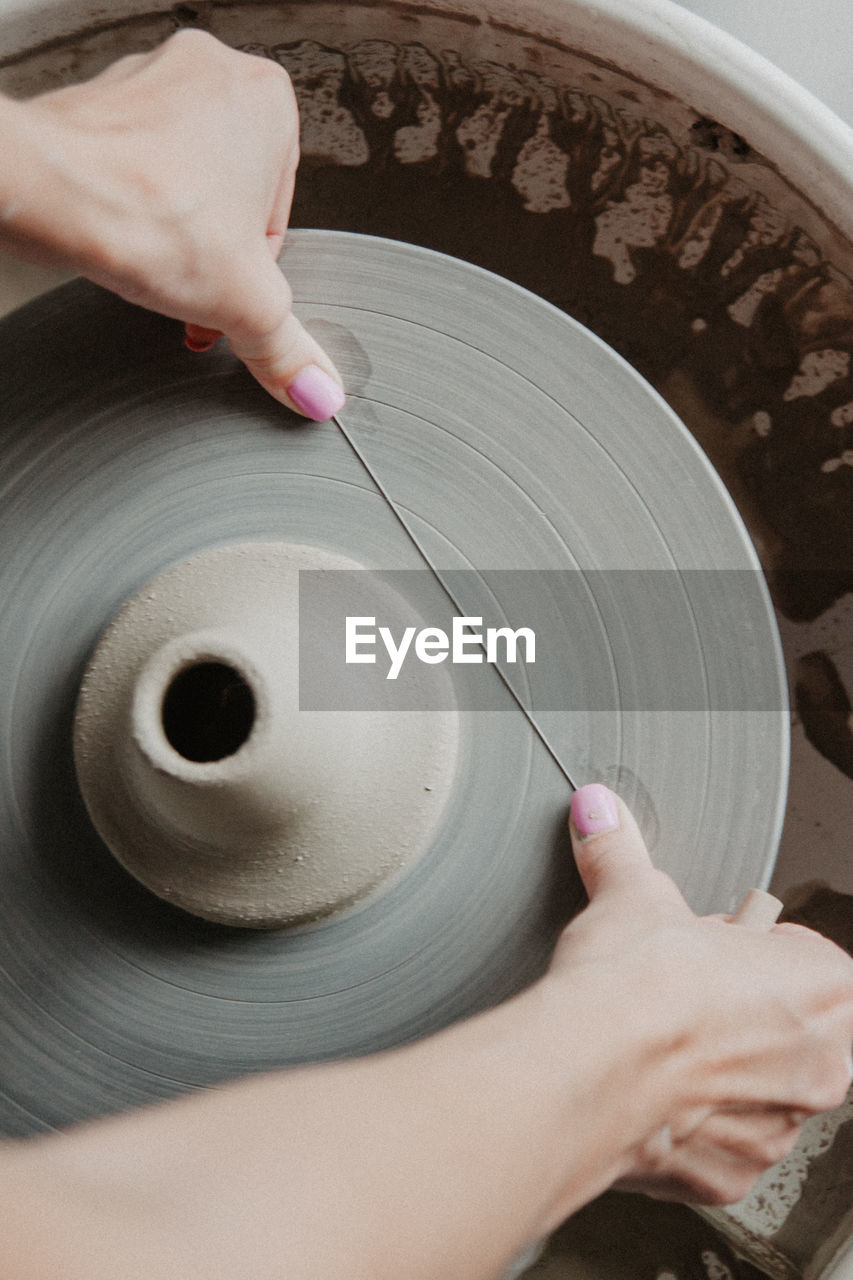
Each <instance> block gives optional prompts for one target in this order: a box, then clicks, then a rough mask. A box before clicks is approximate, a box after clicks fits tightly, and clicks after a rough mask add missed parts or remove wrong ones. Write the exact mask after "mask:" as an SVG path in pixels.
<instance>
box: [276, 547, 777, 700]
mask: <svg viewBox="0 0 853 1280" xmlns="http://www.w3.org/2000/svg"><path fill="white" fill-rule="evenodd" d="M441 579H442V580H441V582H439V581H438V579H437V578H436V576H435V575H434V574H433V573H432V572H431V571H429V570H427V569H424V570H385V571H378V570H377V571H374V570H356V571H332V572H329V571H323V572H321V571H318V572H313V571H311V572H302V573H301V574H300V587H299V698H300V707H301V708H302V709H303V710H314V711H341V710H358V711H364V710H372V709H377V710H379V709H382V710H401V711H409V710H430V709H435V710H439V709H446V708H449V707H452V706H457V707H459V708H460V709H462V710H499V709H502V708H505V707H509V706H512V705H514V699H513V698H511V697H510V695H509V693H508V691H507V687H506V686H507V684H510V685H511V686H512V688H513V689H514V690H515V692H516V694H517V696H518V697H519V698H520V699H521V700H522V701H523V702H524V704H525V706H527V707H528V708H529V709H530V710H532V711H536V710H537V709H538V710H542V711H545V710H549V711H560V710H566V711H570V710H585V711H612V710H616V709H621V710H622V711H700V710H719V711H783V710H784V709H785V708H786V706H787V693H786V688H785V681H784V672H783V668H782V664H781V659H780V657H779V649H778V638H777V633H776V627H775V621H774V618H773V612H772V607H771V605H770V603H769V599H768V596H767V592H766V589H765V586H764V580H763V577H762V576H761V574H760V573H758V572H754V571H752V570H705V569H702V570H688V571H676V570H648V571H647V570H596V571H589V572H587V571H581V570H577V571H574V570H556V569H553V570H552V569H544V570H492V571H489V570H485V571H483V570H477V571H467V570H442V571H441Z"/></svg>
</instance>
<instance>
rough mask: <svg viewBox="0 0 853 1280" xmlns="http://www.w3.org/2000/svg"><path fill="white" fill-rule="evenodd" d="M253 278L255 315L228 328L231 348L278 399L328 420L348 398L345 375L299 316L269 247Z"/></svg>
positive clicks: (319, 420) (255, 266) (264, 248)
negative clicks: (343, 375)
mask: <svg viewBox="0 0 853 1280" xmlns="http://www.w3.org/2000/svg"><path fill="white" fill-rule="evenodd" d="M248 278H249V279H251V281H252V293H253V296H252V299H251V305H252V307H253V313H250V315H249V318H248V319H247V318H246V317H245V316H244V317H241V319H240V320H238V321H237V322H236V323H235V324H234V326H233V327H230V328H226V329H225V336H226V337H227V338H228V341H229V342H230V344H231V349H232V350H233V352H234V354H235V355H236V356H238V357H239V358H240V359H241V360H242V361H243V363H244V364H245V366H246V368H247V369H248V370H249V372H250V373H251V374H252V375H253V377H255V378H256V379H257V381H258V382H259V383H260V384H261V386H262V387H264V388H265V390H267V391H268V392H269V393H270V395H272V396H274V397H275V399H276V400H279V401H281V403H282V404H286V405H288V407H289V408H291V409H295V410H296V412H297V413H301V414H303V415H304V416H305V417H307V418H312V419H313V420H314V421H315V422H325V421H326V419H327V418H330V417H331V416H332V414H334V413H337V412H338V411H339V410H340V409H342V408H343V406H344V403H345V401H346V395H345V392H344V389H343V383H342V379H341V376H340V374H339V373H338V371H337V369H336V368H335V365H334V363H333V362H332V360H331V359H330V357H329V356H328V355H327V353H326V352H325V351H324V350H323V348H322V347H321V346H320V344H319V342H317V341H316V339H315V338H313V337H312V336H311V334H310V333H309V332H308V331H307V329H306V328H305V327H304V325H303V324H302V323H301V321H300V320H299V319H298V317H297V316H296V315H295V314H294V312H293V309H292V294H291V292H290V288H289V286H288V284H287V281H286V280H285V278H284V276H283V275H282V273H281V271H280V270H279V268H278V266H277V265H276V263H275V262H274V261H273V259H272V257H271V255H270V253H269V250H268V249H267V248H266V246H265V245H264V247H263V249H262V254H261V255H259V256H258V257H257V258H256V261H255V263H254V271H253V272H252V274H251V275H250V276H249V277H248ZM253 314H254V315H256V316H257V317H259V319H254V318H253Z"/></svg>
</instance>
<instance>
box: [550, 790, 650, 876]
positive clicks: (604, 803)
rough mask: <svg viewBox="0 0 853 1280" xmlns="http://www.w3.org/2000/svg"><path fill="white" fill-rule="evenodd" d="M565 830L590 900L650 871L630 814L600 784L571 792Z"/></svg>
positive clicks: (643, 844)
mask: <svg viewBox="0 0 853 1280" xmlns="http://www.w3.org/2000/svg"><path fill="white" fill-rule="evenodd" d="M569 830H570V832H571V837H572V848H573V850H574V855H575V861H576V863H577V867H578V871H579V872H580V876H581V879H582V880H583V883H584V888H585V889H586V891H587V893H588V894H589V897H590V899H592V898H594V897H595V896H596V894H599V893H602V892H606V891H607V890H608V889H609V888H615V887H617V886H620V885H622V884H624V882H625V879H626V877H627V876H629V875H631V874H632V873H635V872H637V871H649V870H651V869H652V863H651V859H650V858H649V855H648V852H647V850H646V845H645V841H644V840H643V837H642V835H641V834H640V829H639V827H638V826H637V824H636V822H635V821H634V818H633V815H632V814H631V813H630V811H629V810H628V808H627V807H626V805H624V804H623V803H622V801H621V800H620V799H619V797H618V796H616V795H614V793H613V792H612V791H611V790H610V789H609V788H608V787H605V786H602V785H601V783H598V782H592V783H589V784H588V785H587V786H585V787H579V788H578V790H577V791H576V792H575V793H574V795H573V796H572V803H571V811H570V821H569Z"/></svg>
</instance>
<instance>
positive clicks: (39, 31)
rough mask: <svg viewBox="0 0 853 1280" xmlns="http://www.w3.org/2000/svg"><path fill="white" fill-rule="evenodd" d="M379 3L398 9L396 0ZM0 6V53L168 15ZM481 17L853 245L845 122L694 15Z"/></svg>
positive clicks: (653, 4)
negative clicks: (541, 46) (568, 61)
mask: <svg viewBox="0 0 853 1280" xmlns="http://www.w3.org/2000/svg"><path fill="white" fill-rule="evenodd" d="M430 2H431V5H432V7H433V8H435V10H436V11H437V12H441V11H443V10H444V11H447V13H448V15H449V16H450V15H453V14H456V15H458V14H460V13H462V14H468V15H471V16H475V17H477V18H478V19H479V20H481V21H482V20H483V17H482V15H483V8H484V0H480V2H479V3H478V0H430ZM233 3H235V4H239V3H241V0H233ZM385 5H386V6H387V7H388V8H389V9H394V8H396V7H400V8H401V9H405V8H406V7H407V3H406V0H385ZM0 6H1V7H0V51H2V53H3V54H4V55H5V56H13V55H15V54H18V53H22V52H24V51H25V50H27V49H29V48H32V47H34V46H37V45H39V44H41V43H43V42H45V41H47V40H56V39H61V38H64V37H67V36H70V35H73V34H74V33H76V32H81V31H86V30H89V29H91V28H95V27H98V26H102V25H103V26H112V25H115V24H118V23H119V22H121V21H123V20H124V19H126V18H130V17H134V16H142V15H144V14H148V15H151V16H152V17H155V16H157V15H158V14H159V15H162V16H163V17H164V18H167V17H168V16H169V13H170V7H169V6H166V7H164V8H163V9H158V7H157V4H156V0H154V2H153V3H152V0H116V2H115V3H109V2H107V3H105V2H104V0H101V2H100V3H97V0H95V2H93V0H0ZM522 6H523V8H522ZM521 13H523V18H522V16H520V14H521ZM486 21H487V22H488V23H490V24H493V25H495V26H501V25H503V26H506V27H507V28H509V29H513V30H517V31H521V29H522V21H523V23H524V26H525V28H526V27H530V28H531V30H532V31H533V32H535V33H536V34H537V35H540V36H543V37H545V38H549V39H552V40H554V41H556V42H558V43H559V44H560V45H562V46H563V47H566V46H567V45H571V47H572V48H576V49H577V50H578V51H579V52H581V53H588V54H591V55H592V56H593V57H595V58H598V59H600V60H602V61H605V62H609V63H612V64H613V65H614V66H616V67H620V68H625V69H626V71H627V73H628V74H630V75H633V76H636V77H637V78H638V79H640V80H642V81H644V82H646V83H649V84H651V85H654V86H655V87H657V88H659V89H661V90H662V91H663V92H664V93H666V94H668V95H671V96H673V97H675V98H677V99H680V100H681V101H682V102H683V103H684V104H686V105H687V106H688V107H690V108H692V109H693V110H695V111H696V112H697V114H698V115H700V116H710V117H711V118H713V119H715V120H718V121H719V122H720V123H721V124H723V125H725V126H726V127H727V128H730V129H733V130H734V131H735V132H736V133H738V134H741V135H743V136H745V137H746V138H747V139H748V141H749V142H750V144H751V145H752V146H753V147H754V148H755V149H756V150H757V151H758V152H760V153H761V154H762V155H763V156H764V157H766V159H767V160H769V161H770V163H771V164H772V165H775V166H776V167H777V168H778V170H779V172H780V174H782V175H783V176H784V177H785V178H786V179H787V180H788V181H789V182H790V183H792V184H793V186H794V187H796V188H797V190H798V191H799V192H800V194H801V195H803V196H804V197H805V198H806V199H807V200H808V201H810V202H811V203H812V204H813V205H814V206H816V208H817V210H818V212H820V213H821V214H822V215H823V216H824V217H825V218H827V219H828V220H829V222H830V223H832V224H833V225H834V226H835V228H836V229H837V230H838V231H839V232H840V233H841V234H842V235H843V236H845V237H846V238H848V239H849V240H851V241H853V129H851V128H850V127H849V126H848V125H846V124H845V123H844V122H843V121H842V120H841V119H840V117H839V116H837V115H836V114H835V112H834V111H832V110H831V109H830V108H829V107H827V106H825V105H824V104H823V103H821V102H820V101H819V100H818V99H817V98H816V97H815V96H814V95H813V94H812V93H810V92H809V90H807V89H805V88H803V86H802V85H800V84H798V83H797V82H796V81H795V80H793V79H792V78H791V77H790V76H788V75H787V74H786V73H785V72H783V71H781V70H780V69H779V68H778V67H776V66H774V64H773V63H771V62H769V61H768V60H767V59H766V58H764V57H762V56H761V55H760V54H758V53H756V52H755V51H754V50H752V49H750V48H748V47H747V46H746V45H745V44H743V43H741V41H739V40H737V39H736V38H735V37H734V36H731V35H729V34H728V33H727V32H724V31H722V30H721V29H720V28H718V27H715V26H714V25H713V24H712V23H710V22H708V21H706V20H705V19H704V18H700V17H699V16H698V15H696V14H694V13H692V12H691V11H689V10H687V9H684V8H682V7H681V6H680V5H678V4H675V3H673V2H672V0H520V2H519V0H489V4H488V18H487V19H486ZM567 33H570V39H567ZM626 52H629V58H626ZM626 63H628V65H627V66H626Z"/></svg>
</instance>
